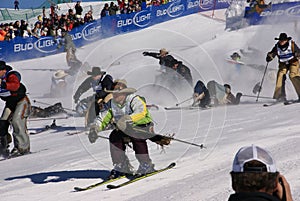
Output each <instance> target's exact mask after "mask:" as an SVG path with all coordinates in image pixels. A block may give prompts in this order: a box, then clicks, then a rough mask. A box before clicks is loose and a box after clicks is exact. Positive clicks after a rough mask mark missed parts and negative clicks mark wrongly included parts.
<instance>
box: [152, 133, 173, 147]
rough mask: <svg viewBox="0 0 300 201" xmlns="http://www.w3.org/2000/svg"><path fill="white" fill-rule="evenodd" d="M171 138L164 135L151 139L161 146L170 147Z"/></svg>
mask: <svg viewBox="0 0 300 201" xmlns="http://www.w3.org/2000/svg"><path fill="white" fill-rule="evenodd" d="M171 139H172V138H171V137H167V136H162V135H155V136H154V137H152V138H150V140H151V141H152V142H155V143H156V144H158V145H160V146H164V145H169V144H170V143H171Z"/></svg>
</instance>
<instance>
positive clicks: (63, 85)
mask: <svg viewBox="0 0 300 201" xmlns="http://www.w3.org/2000/svg"><path fill="white" fill-rule="evenodd" d="M68 75H69V74H68V73H66V72H65V71H64V70H58V71H56V72H55V73H54V74H53V76H52V78H51V88H50V96H51V97H62V96H64V95H66V92H67V82H66V79H65V78H66V76H68Z"/></svg>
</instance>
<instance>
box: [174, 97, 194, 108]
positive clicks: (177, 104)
mask: <svg viewBox="0 0 300 201" xmlns="http://www.w3.org/2000/svg"><path fill="white" fill-rule="evenodd" d="M192 98H193V97H190V98H188V99H186V100H184V101H182V102H180V103H176V106H179V105H181V104H182V103H185V102H187V101H189V100H191V99H192Z"/></svg>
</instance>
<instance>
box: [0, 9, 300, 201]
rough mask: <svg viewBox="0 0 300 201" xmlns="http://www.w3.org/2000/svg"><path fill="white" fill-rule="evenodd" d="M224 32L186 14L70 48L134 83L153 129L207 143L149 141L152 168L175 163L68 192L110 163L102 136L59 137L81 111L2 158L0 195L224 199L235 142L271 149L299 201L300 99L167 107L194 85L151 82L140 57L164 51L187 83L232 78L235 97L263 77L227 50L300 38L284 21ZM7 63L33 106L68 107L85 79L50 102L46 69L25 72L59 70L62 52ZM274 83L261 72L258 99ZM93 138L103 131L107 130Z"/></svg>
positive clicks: (149, 62) (42, 199) (150, 70)
mask: <svg viewBox="0 0 300 201" xmlns="http://www.w3.org/2000/svg"><path fill="white" fill-rule="evenodd" d="M224 28H225V24H224V23H222V22H220V21H216V20H213V19H209V18H207V17H203V16H201V15H199V14H194V15H190V16H187V17H183V18H180V19H176V20H172V21H169V22H165V23H162V24H159V25H156V26H153V27H150V28H147V29H145V30H142V31H138V32H133V33H129V34H124V35H120V36H116V37H113V38H109V39H105V40H101V41H99V42H97V43H94V44H92V45H89V46H85V47H83V48H80V49H78V51H77V56H78V58H79V59H80V60H82V61H83V62H88V63H89V64H90V65H91V66H101V67H102V68H103V69H104V70H106V71H107V72H108V73H109V74H111V75H112V76H113V77H114V78H115V79H116V78H125V79H127V81H128V85H129V86H130V87H135V88H136V89H137V90H138V93H139V94H141V95H143V96H145V97H146V99H147V101H148V102H149V103H154V104H158V105H159V106H160V109H159V110H151V114H152V115H153V118H154V121H155V131H157V132H160V133H175V134H176V135H175V137H176V138H178V139H182V140H185V141H189V142H193V143H196V144H201V143H204V145H205V146H206V147H207V148H205V149H199V148H198V147H194V146H190V145H187V144H183V143H180V142H176V141H173V142H172V143H171V145H170V146H168V147H166V149H165V150H164V151H162V150H161V149H159V148H158V147H157V146H156V144H154V143H152V142H149V143H148V146H149V150H150V155H151V158H152V160H153V163H155V165H156V167H157V168H162V167H165V166H166V165H168V164H169V163H171V162H176V163H177V165H176V167H175V168H174V169H172V170H170V171H167V172H164V173H161V174H157V175H155V176H153V177H150V178H148V179H144V180H141V181H139V182H136V183H134V184H131V185H129V186H126V187H124V188H120V189H115V190H107V189H106V188H105V186H102V187H99V188H95V189H92V190H90V191H85V192H73V188H74V187H75V186H80V187H81V186H86V185H90V184H93V183H97V182H99V181H100V180H101V178H105V176H107V174H108V173H109V170H110V169H111V168H112V164H111V159H110V153H109V144H108V141H107V140H105V139H98V140H97V142H96V143H94V144H90V143H89V141H88V137H87V135H86V134H85V133H83V134H79V135H72V136H70V135H67V132H69V131H70V130H68V129H67V127H71V126H76V127H79V128H82V127H83V124H84V119H83V118H81V117H76V118H69V119H58V120H57V122H56V123H57V125H59V126H63V127H66V129H62V130H59V132H56V131H55V130H49V131H46V132H44V133H41V134H38V135H32V136H31V150H32V152H36V153H33V154H30V155H26V156H23V157H19V158H15V159H10V160H5V161H1V162H0V163H1V165H0V180H1V185H0V194H1V200H5V201H13V200H22V201H54V200H60V201H81V200H104V201H115V200H131V201H140V200H148V201H156V200H160V201H167V200H172V201H182V200H187V201H195V200H197V201H224V200H226V199H228V197H229V195H230V194H231V193H233V191H232V189H231V180H230V174H229V173H230V171H231V165H232V161H233V158H234V155H235V153H236V152H237V150H238V149H239V148H240V147H242V146H247V145H251V144H256V145H258V146H261V147H264V148H266V149H268V150H269V151H270V152H271V153H272V154H273V156H274V158H275V160H276V161H277V168H278V170H279V171H280V172H281V173H282V174H283V175H285V176H286V178H287V180H288V181H289V182H290V185H291V188H292V193H293V196H294V199H295V201H299V200H300V193H299V191H298V189H299V188H300V181H299V175H300V168H299V166H300V155H299V152H300V147H299V143H300V135H299V132H300V125H299V106H300V105H299V104H293V105H289V106H284V105H281V104H278V105H274V106H272V107H268V108H265V107H263V106H262V105H263V103H266V102H270V100H261V99H260V100H259V101H258V102H255V98H246V97H242V99H241V104H240V105H238V106H228V107H218V108H213V109H210V110H205V111H199V110H182V111H180V110H179V111H165V110H164V109H163V107H165V106H175V104H176V103H178V102H181V101H183V100H185V99H187V98H189V97H190V96H191V95H192V90H193V89H192V88H191V87H189V86H187V85H186V86H185V87H184V90H177V89H174V88H172V87H170V86H168V84H167V83H166V84H162V85H161V86H160V87H153V82H154V80H155V76H156V75H157V73H158V72H157V69H158V68H159V65H158V61H157V60H155V59H154V58H151V57H144V56H142V52H143V51H158V50H159V49H160V48H166V49H168V50H169V51H170V54H171V55H173V56H174V57H175V58H177V59H179V60H182V61H183V62H184V64H186V65H187V66H188V67H189V68H190V69H191V71H192V75H193V79H194V83H196V81H197V80H198V79H201V80H202V81H204V82H205V83H207V82H208V81H209V80H212V79H214V80H216V81H218V82H220V83H229V84H231V86H232V91H233V93H234V94H235V93H237V92H242V93H244V94H250V95H251V93H252V89H253V87H254V85H255V84H256V83H257V82H259V81H261V78H262V73H261V72H258V71H256V70H253V69H251V68H243V67H242V68H241V69H240V70H239V71H237V69H236V67H235V66H234V65H232V64H229V63H227V62H225V59H226V55H228V53H230V52H232V51H235V50H237V49H245V48H247V47H249V46H251V47H255V48H258V49H260V50H261V51H262V52H267V51H269V50H270V49H271V48H272V47H273V45H274V44H275V41H274V37H277V36H278V35H279V33H280V32H287V33H288V35H290V36H292V37H293V39H295V41H296V43H298V44H299V43H300V41H298V38H299V35H297V33H299V32H297V30H295V29H294V28H293V25H292V24H285V25H278V26H256V27H248V28H246V29H243V30H238V31H232V32H227V31H224ZM264 59H265V55H261V56H256V57H255V58H253V60H255V61H256V62H257V63H261V64H262V65H265V60H264ZM10 64H11V65H12V66H13V67H14V68H15V69H17V70H18V71H20V72H21V74H22V80H23V82H24V83H25V85H26V86H27V88H28V92H29V97H30V99H31V100H32V104H33V105H38V106H42V107H45V105H42V104H37V103H33V100H38V101H41V102H45V103H49V104H54V103H55V102H58V101H60V102H62V103H63V106H64V107H66V108H74V104H73V100H72V96H73V94H74V91H75V90H76V89H77V87H78V85H79V84H80V83H81V82H82V81H83V80H84V78H86V75H85V74H84V73H79V74H78V76H77V77H76V79H74V80H71V79H70V80H71V81H73V83H74V84H72V85H71V86H70V90H69V91H68V92H66V96H65V97H63V98H60V99H57V98H43V94H46V93H48V92H49V90H50V83H51V76H52V73H53V72H52V71H40V70H26V68H27V69H29V68H30V69H40V68H51V69H65V68H67V66H66V61H65V54H64V53H62V54H59V55H54V56H49V57H45V58H39V59H34V60H26V61H18V62H14V63H10ZM276 65H277V63H276V61H273V62H271V63H270V65H269V67H270V68H276ZM274 85H275V80H274V79H272V78H269V77H266V80H265V82H264V86H263V89H262V92H261V95H262V96H272V93H273V87H274ZM89 93H90V94H91V92H89ZM252 95H253V94H252ZM287 95H288V98H289V99H295V98H297V97H296V94H295V91H294V89H293V87H292V86H291V83H290V81H288V82H287ZM1 103H2V102H1ZM188 103H189V102H187V103H186V104H188ZM2 105H3V103H2ZM183 105H185V104H183ZM2 107H3V106H2ZM51 123H52V120H43V121H29V123H28V127H29V129H33V128H39V127H43V126H45V125H48V124H51ZM100 134H101V135H103V136H108V134H109V131H105V132H102V133H100ZM127 154H128V156H129V158H130V161H131V163H132V164H133V165H134V166H135V167H136V168H137V166H138V163H137V161H136V160H135V157H134V152H133V151H132V150H131V149H128V150H127ZM116 183H118V182H116Z"/></svg>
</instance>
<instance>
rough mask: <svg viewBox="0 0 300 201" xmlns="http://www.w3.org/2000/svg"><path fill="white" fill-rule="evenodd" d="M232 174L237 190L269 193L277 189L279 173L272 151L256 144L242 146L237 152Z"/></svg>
mask: <svg viewBox="0 0 300 201" xmlns="http://www.w3.org/2000/svg"><path fill="white" fill-rule="evenodd" d="M230 174H231V179H232V188H233V190H234V191H235V192H237V193H239V192H265V193H269V194H272V193H273V192H274V191H275V189H276V186H277V181H278V175H279V173H278V172H277V169H276V166H275V162H274V160H273V158H272V156H271V155H270V153H269V152H268V151H266V150H264V149H263V148H261V147H258V146H255V145H252V146H246V147H242V148H241V149H240V150H239V151H238V152H237V154H236V155H235V158H234V161H233V165H232V171H231V173H230Z"/></svg>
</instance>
